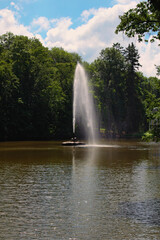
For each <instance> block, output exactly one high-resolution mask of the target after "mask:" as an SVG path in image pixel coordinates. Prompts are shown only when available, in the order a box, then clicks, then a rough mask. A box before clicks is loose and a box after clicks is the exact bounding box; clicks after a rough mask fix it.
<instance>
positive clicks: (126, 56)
mask: <svg viewBox="0 0 160 240" xmlns="http://www.w3.org/2000/svg"><path fill="white" fill-rule="evenodd" d="M139 57H140V56H139V54H138V51H137V49H136V47H135V46H134V44H133V43H132V44H129V45H128V47H127V48H123V47H122V46H121V45H120V44H119V43H116V44H114V45H113V46H112V47H111V48H106V49H103V50H102V51H101V52H100V54H99V57H98V58H97V59H96V60H95V61H94V62H92V63H91V64H89V63H87V62H83V61H82V59H81V57H80V56H79V55H78V54H76V53H69V52H67V51H65V50H64V49H62V48H52V49H51V50H49V49H48V48H46V47H44V46H43V45H42V44H41V42H40V41H39V40H38V39H36V38H32V39H29V38H28V37H26V36H16V35H13V34H12V33H7V34H4V35H2V36H0V140H1V141H4V140H42V139H43V140H48V139H62V138H63V139H64V138H70V137H72V98H73V79H74V72H75V68H76V64H77V61H79V62H82V63H83V65H84V66H85V69H86V71H87V73H88V75H89V79H90V84H91V85H92V89H93V95H94V101H95V104H96V106H97V114H98V116H99V130H100V131H101V132H103V135H104V136H105V137H117V136H118V137H125V136H138V135H141V134H142V133H144V132H146V131H147V130H148V129H149V123H150V122H151V121H152V122H153V121H154V122H155V124H152V126H151V127H152V132H151V133H150V134H152V135H154V137H155V138H156V139H158V138H159V134H160V133H159V132H160V131H159V125H158V124H157V122H158V121H159V120H158V119H159V118H160V101H159V100H160V81H159V79H158V78H156V77H150V78H147V77H144V76H143V74H142V73H141V72H139V67H140V64H139ZM156 109H157V110H156Z"/></svg>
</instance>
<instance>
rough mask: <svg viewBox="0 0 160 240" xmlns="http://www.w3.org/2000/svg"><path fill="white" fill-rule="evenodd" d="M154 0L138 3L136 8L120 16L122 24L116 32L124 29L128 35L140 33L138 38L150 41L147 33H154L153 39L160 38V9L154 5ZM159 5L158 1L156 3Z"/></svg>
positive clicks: (132, 35)
mask: <svg viewBox="0 0 160 240" xmlns="http://www.w3.org/2000/svg"><path fill="white" fill-rule="evenodd" d="M153 2H154V1H144V2H140V3H139V4H137V6H136V8H134V9H130V10H129V11H128V12H126V13H124V14H123V15H122V16H120V17H119V18H120V20H121V22H120V24H119V25H118V26H117V28H116V31H115V32H116V33H118V32H121V31H123V32H124V33H125V34H126V35H127V36H128V37H134V36H135V35H138V40H139V41H142V40H143V38H144V37H145V41H148V38H147V36H146V35H145V34H146V33H149V34H150V35H152V38H151V41H152V42H153V41H154V40H155V39H158V40H160V9H159V8H158V7H155V6H154V5H153ZM156 6H158V3H157V4H156Z"/></svg>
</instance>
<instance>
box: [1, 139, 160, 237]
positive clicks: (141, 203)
mask: <svg viewBox="0 0 160 240" xmlns="http://www.w3.org/2000/svg"><path fill="white" fill-rule="evenodd" d="M0 193H1V194H0V239H3V240H32V239H38V240H63V239H65V240H67V239H68V240H93V239H95V240H131V239H132V240H142V239H143V240H144V239H145V240H152V239H154V240H156V239H157V240H158V239H160V144H159V143H150V144H147V143H142V142H138V141H131V140H127V141H125V140H123V141H103V142H101V143H100V144H99V145H98V146H97V145H95V146H81V147H72V146H70V147H66V146H61V143H60V142H52V141H50V142H2V143H0Z"/></svg>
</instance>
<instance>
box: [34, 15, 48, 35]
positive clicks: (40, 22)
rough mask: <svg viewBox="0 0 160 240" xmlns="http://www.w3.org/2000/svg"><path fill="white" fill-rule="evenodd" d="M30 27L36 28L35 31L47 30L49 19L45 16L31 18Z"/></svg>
mask: <svg viewBox="0 0 160 240" xmlns="http://www.w3.org/2000/svg"><path fill="white" fill-rule="evenodd" d="M31 27H32V28H38V29H37V30H36V32H41V31H43V30H48V29H49V28H50V21H49V20H48V19H47V18H46V17H39V18H38V19H33V22H32V24H31Z"/></svg>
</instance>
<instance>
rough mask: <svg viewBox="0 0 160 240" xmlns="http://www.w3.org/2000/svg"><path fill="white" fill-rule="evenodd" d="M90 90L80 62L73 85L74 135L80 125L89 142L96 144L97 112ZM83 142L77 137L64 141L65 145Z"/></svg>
mask: <svg viewBox="0 0 160 240" xmlns="http://www.w3.org/2000/svg"><path fill="white" fill-rule="evenodd" d="M89 90H90V89H89V86H88V78H87V75H86V73H85V70H84V68H83V66H82V65H81V64H80V63H77V66H76V70H75V75H74V85H73V135H74V136H75V135H76V127H78V128H79V129H80V130H79V131H80V132H81V133H82V135H83V136H84V138H85V140H87V142H88V143H89V144H95V141H96V131H95V129H96V114H95V110H94V103H93V97H92V95H91V93H90V91H89ZM82 144H85V143H84V142H79V141H77V140H76V138H75V137H74V138H73V139H72V140H71V141H70V142H64V143H63V145H82Z"/></svg>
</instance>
